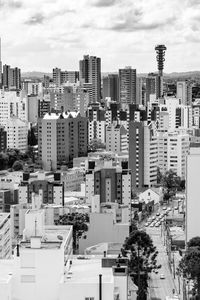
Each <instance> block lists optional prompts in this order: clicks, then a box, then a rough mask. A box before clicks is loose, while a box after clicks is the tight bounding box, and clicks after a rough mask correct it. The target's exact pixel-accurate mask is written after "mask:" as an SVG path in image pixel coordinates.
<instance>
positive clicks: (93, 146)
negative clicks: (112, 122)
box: [88, 139, 106, 152]
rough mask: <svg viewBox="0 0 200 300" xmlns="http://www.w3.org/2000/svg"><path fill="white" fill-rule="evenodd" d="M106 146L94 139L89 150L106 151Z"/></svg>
mask: <svg viewBox="0 0 200 300" xmlns="http://www.w3.org/2000/svg"><path fill="white" fill-rule="evenodd" d="M105 148H106V146H105V144H103V143H102V141H101V140H100V139H93V140H92V141H90V143H89V145H88V150H89V151H91V152H95V151H96V150H97V149H105Z"/></svg>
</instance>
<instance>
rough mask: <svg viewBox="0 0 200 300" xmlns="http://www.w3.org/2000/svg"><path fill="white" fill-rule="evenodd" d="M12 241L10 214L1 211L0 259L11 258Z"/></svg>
mask: <svg viewBox="0 0 200 300" xmlns="http://www.w3.org/2000/svg"><path fill="white" fill-rule="evenodd" d="M11 255H12V242H11V228H10V214H8V213H0V259H8V258H11Z"/></svg>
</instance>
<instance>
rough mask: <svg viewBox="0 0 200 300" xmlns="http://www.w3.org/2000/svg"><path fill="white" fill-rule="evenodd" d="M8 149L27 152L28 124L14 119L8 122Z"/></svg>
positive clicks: (6, 128)
mask: <svg viewBox="0 0 200 300" xmlns="http://www.w3.org/2000/svg"><path fill="white" fill-rule="evenodd" d="M5 130H6V132H7V148H10V149H19V150H21V151H26V150H27V146H28V122H26V121H23V120H20V119H19V118H16V117H13V118H10V119H8V120H7V121H6V125H5Z"/></svg>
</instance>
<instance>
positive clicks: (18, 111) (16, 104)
mask: <svg viewBox="0 0 200 300" xmlns="http://www.w3.org/2000/svg"><path fill="white" fill-rule="evenodd" d="M12 117H15V118H19V119H21V120H23V121H27V120H28V104H27V96H26V95H25V93H24V92H23V91H21V92H20V94H19V95H18V94H17V93H16V91H9V92H7V91H3V90H1V92H0V125H3V126H6V121H7V120H8V119H10V118H12Z"/></svg>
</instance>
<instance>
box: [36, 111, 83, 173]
mask: <svg viewBox="0 0 200 300" xmlns="http://www.w3.org/2000/svg"><path fill="white" fill-rule="evenodd" d="M87 126H88V124H87V119H86V118H84V117H81V116H80V114H79V113H77V112H66V113H65V112H64V113H61V114H56V113H49V114H46V115H45V116H44V118H43V119H39V122H38V155H39V160H40V163H41V165H42V167H43V168H44V170H57V168H58V166H60V165H62V164H67V163H69V162H71V161H73V158H74V157H79V156H84V155H86V154H87V146H88V128H87Z"/></svg>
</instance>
